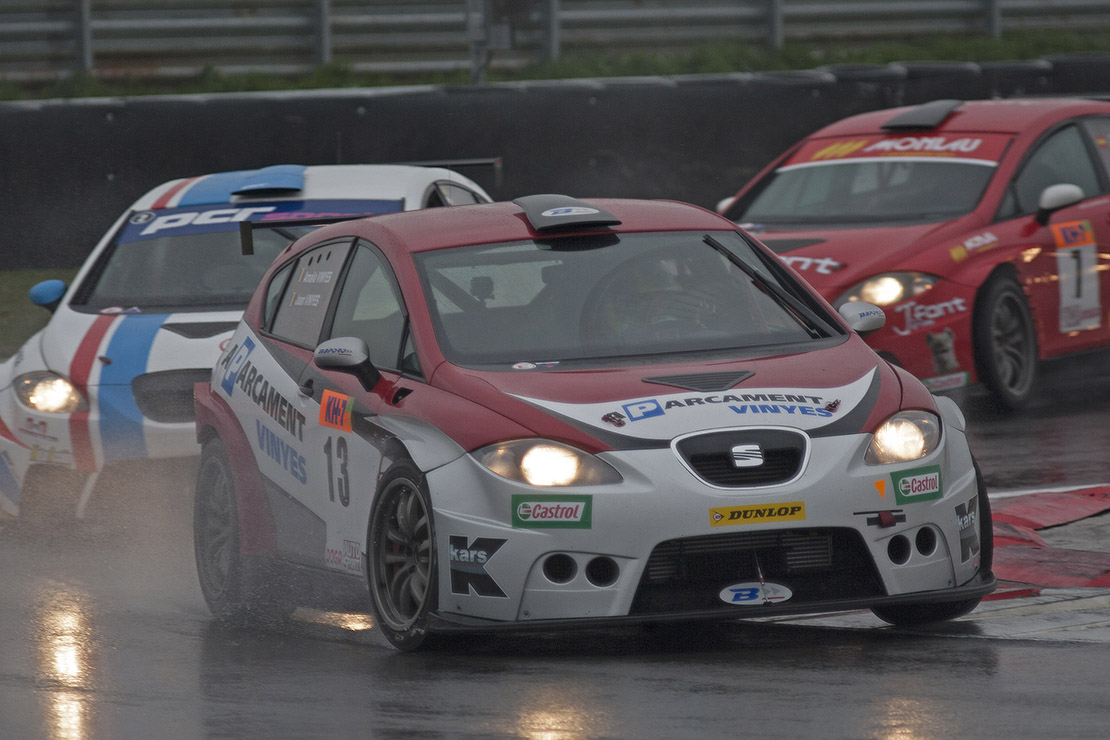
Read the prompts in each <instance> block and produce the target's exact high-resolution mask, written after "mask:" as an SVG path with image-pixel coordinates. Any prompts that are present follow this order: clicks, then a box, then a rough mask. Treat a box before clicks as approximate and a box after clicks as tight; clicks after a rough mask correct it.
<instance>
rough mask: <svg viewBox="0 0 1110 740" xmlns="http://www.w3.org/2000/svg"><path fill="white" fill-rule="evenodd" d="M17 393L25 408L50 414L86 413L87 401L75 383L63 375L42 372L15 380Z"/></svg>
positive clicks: (21, 376)
mask: <svg viewBox="0 0 1110 740" xmlns="http://www.w3.org/2000/svg"><path fill="white" fill-rule="evenodd" d="M15 392H16V394H17V395H18V396H19V400H20V401H22V402H23V405H24V406H27V407H29V408H32V409H34V410H35V411H42V412H45V413H49V414H72V413H74V412H75V411H85V410H86V409H87V408H88V407H87V406H86V404H85V399H84V398H83V397H82V396H81V394H80V393H79V392H78V391H77V389H76V388H74V387H73V383H70V382H69V381H68V380H66V379H65V378H63V377H62V376H61V375H55V374H54V373H50V372H45V371H40V372H34V373H27V374H26V375H20V376H19V377H18V378H16V379H15Z"/></svg>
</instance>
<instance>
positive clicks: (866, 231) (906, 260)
mask: <svg viewBox="0 0 1110 740" xmlns="http://www.w3.org/2000/svg"><path fill="white" fill-rule="evenodd" d="M949 231H952V228H951V226H950V224H949V223H940V224H935V223H934V224H919V225H913V226H884V227H881V228H861V229H857V228H853V229H822V230H793V231H788V230H777V229H775V230H772V229H765V230H758V229H755V230H752V231H750V232H749V233H751V235H752V236H754V237H756V238H757V239H759V240H760V241H761V242H763V243H764V244H765V245H767V247H769V248H770V249H771V251H773V252H775V253H776V254H778V255H779V256H780V257H781V258H782V259H783V260H784V261H785V262H786V263H787V264H789V265H790V266H791V267H793V268H794V269H795V270H797V271H798V273H799V274H801V275H802V277H804V278H805V279H806V280H807V281H808V282H809V283H810V284H811V285H813V287H815V288H817V290H818V291H820V292H821V294H822V295H823V296H824V297H825V298H826V299H827V300H830V301H831V300H835V299H836V298H837V297H839V296H840V294H841V293H843V292H844V291H845V290H847V289H848V288H850V287H851V286H853V285H855V284H856V283H858V282H860V281H861V280H864V279H866V278H869V277H871V276H873V275H876V274H878V273H882V272H888V271H890V270H898V269H906V268H907V267H911V268H912V260H913V258H914V257H916V256H918V255H919V254H920V253H921V245H922V242H930V243H931V242H933V241H934V240H937V239H940V238H942V235H943V234H944V233H947V232H949ZM917 269H920V268H917Z"/></svg>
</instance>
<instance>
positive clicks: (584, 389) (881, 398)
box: [439, 334, 902, 448]
mask: <svg viewBox="0 0 1110 740" xmlns="http://www.w3.org/2000/svg"><path fill="white" fill-rule="evenodd" d="M828 342H829V343H830V344H834V343H835V342H836V340H828ZM439 381H440V382H443V383H444V384H445V385H447V386H454V392H456V393H463V394H465V395H467V396H468V397H470V398H471V399H472V400H475V401H477V402H479V403H481V404H482V405H484V406H486V407H487V408H490V409H492V410H495V411H497V412H498V413H500V414H501V415H503V416H505V417H507V418H510V419H514V420H516V421H517V422H518V423H520V424H522V425H524V426H526V427H528V428H530V429H532V430H533V431H534V432H535V433H536V434H537V435H539V436H550V437H554V438H562V439H566V440H568V441H572V442H573V441H576V440H575V438H576V437H578V438H579V439H580V437H581V435H587V436H588V437H589V438H591V439H593V440H595V441H596V442H598V443H600V444H602V445H605V446H611V447H614V448H622V447H623V448H627V447H635V446H655V445H659V444H664V443H667V442H669V440H671V439H673V438H675V437H678V436H681V435H684V434H690V433H693V432H697V431H702V430H706V429H723V428H735V427H748V426H780V427H782V426H785V427H793V428H797V429H803V430H806V431H807V432H809V433H811V434H817V435H828V434H853V433H858V432H861V431H863V430H865V429H868V428H871V425H872V424H874V423H875V419H876V418H879V417H881V418H885V417H886V416H888V415H890V414H891V413H894V411H896V410H897V409H898V407H899V405H900V403H901V400H902V386H901V382H900V380H899V378H898V377H897V375H896V374H895V373H894V371H893V370H891V368H890V367H889V366H888V365H887V364H886V363H885V362H883V361H882V360H880V359H879V358H878V357H877V356H876V355H875V354H874V353H873V352H872V351H871V350H870V349H868V348H867V347H866V345H865V344H864V343H863V340H862V339H860V338H859V337H858V336H857V335H854V334H853V335H851V336H850V337H849V338H848V339H847V340H845V341H842V342H840V343H839V344H836V345H835V346H828V347H826V348H824V349H820V350H816V351H809V352H805V353H793V354H782V355H777V356H773V357H760V358H753V359H747V360H737V359H730V360H727V361H716V362H714V361H701V362H684V363H667V364H645V365H636V366H632V367H622V368H606V369H596V370H588V369H583V370H577V369H565V370H564V369H557V368H538V367H536V368H521V369H519V370H513V371H508V372H505V371H498V372H489V371H478V370H469V369H461V368H454V369H453V372H449V373H447V374H445V375H443V376H439ZM570 430H575V431H574V432H571V431H570Z"/></svg>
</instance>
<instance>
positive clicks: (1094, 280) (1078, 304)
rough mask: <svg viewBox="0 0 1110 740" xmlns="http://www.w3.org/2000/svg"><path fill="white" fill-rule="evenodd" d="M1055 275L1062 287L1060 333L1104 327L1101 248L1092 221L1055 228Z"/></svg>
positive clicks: (1077, 222) (1053, 226) (1061, 225)
mask: <svg viewBox="0 0 1110 740" xmlns="http://www.w3.org/2000/svg"><path fill="white" fill-rule="evenodd" d="M1049 228H1051V229H1052V237H1053V240H1054V241H1055V242H1056V272H1057V273H1058V275H1059V281H1060V282H1059V286H1060V333H1061V334H1068V333H1071V332H1074V331H1086V330H1088V329H1097V328H1099V326H1101V325H1102V300H1101V296H1100V295H1099V287H1098V281H1099V271H1098V245H1097V243H1096V242H1095V231H1094V229H1093V228H1091V222H1090V221H1069V222H1067V223H1062V224H1052V225H1051V226H1050V227H1049Z"/></svg>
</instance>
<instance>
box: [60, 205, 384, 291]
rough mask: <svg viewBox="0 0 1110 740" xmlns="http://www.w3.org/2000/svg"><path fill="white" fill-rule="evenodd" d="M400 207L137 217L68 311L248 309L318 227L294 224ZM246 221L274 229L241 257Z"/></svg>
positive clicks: (197, 209) (171, 211) (209, 209)
mask: <svg viewBox="0 0 1110 740" xmlns="http://www.w3.org/2000/svg"><path fill="white" fill-rule="evenodd" d="M401 207H402V204H401V202H400V201H388V200H381V201H375V200H322V201H282V202H278V203H270V204H257V203H256V204H252V205H239V206H234V205H229V204H218V205H214V206H186V207H179V208H167V209H161V210H158V211H136V212H135V213H132V214H131V216H130V217H129V218H128V219H127V221H126V222H125V223H124V225H123V226H122V227H121V228H120V230H119V233H117V234H116V236H115V241H114V242H113V244H112V245H111V247H110V248H109V249H108V250H106V251H105V252H104V253H103V254H102V255H101V256H100V258H99V260H98V261H97V263H96V264H95V265H94V266H93V269H92V270H90V271H89V273H88V275H87V276H86V277H85V279H84V281H83V282H82V283H81V286H80V288H79V289H78V291H77V292H76V293H75V297H74V299H73V300H72V301H71V304H70V305H72V306H73V307H74V308H75V309H77V310H87V311H94V312H104V313H120V312H128V313H152V312H161V313H165V312H172V311H205V310H242V309H244V308H245V307H246V305H247V302H248V301H249V300H250V297H251V295H252V294H253V293H254V289H255V286H257V285H258V281H259V280H260V279H261V277H262V274H263V273H264V272H265V271H266V268H268V267H269V266H270V263H272V262H273V261H274V258H276V257H277V255H278V254H279V253H280V252H281V251H282V250H283V249H285V247H287V246H288V245H289V244H290V242H292V241H294V240H296V239H297V238H299V237H300V236H302V235H304V234H306V233H308V232H309V231H310V230H311V229H312V228H314V226H308V225H306V226H297V225H295V224H293V225H290V224H289V222H290V221H296V220H308V219H325V218H331V219H334V218H342V217H348V216H349V217H351V218H355V217H357V216H363V215H367V214H372V213H389V212H394V211H399V210H401ZM243 221H252V222H267V221H272V222H274V224H275V226H274V228H267V229H256V230H255V231H254V232H253V240H254V254H252V255H244V254H243V253H242V247H241V244H240V239H239V224H240V222H243ZM279 223H280V225H279Z"/></svg>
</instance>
